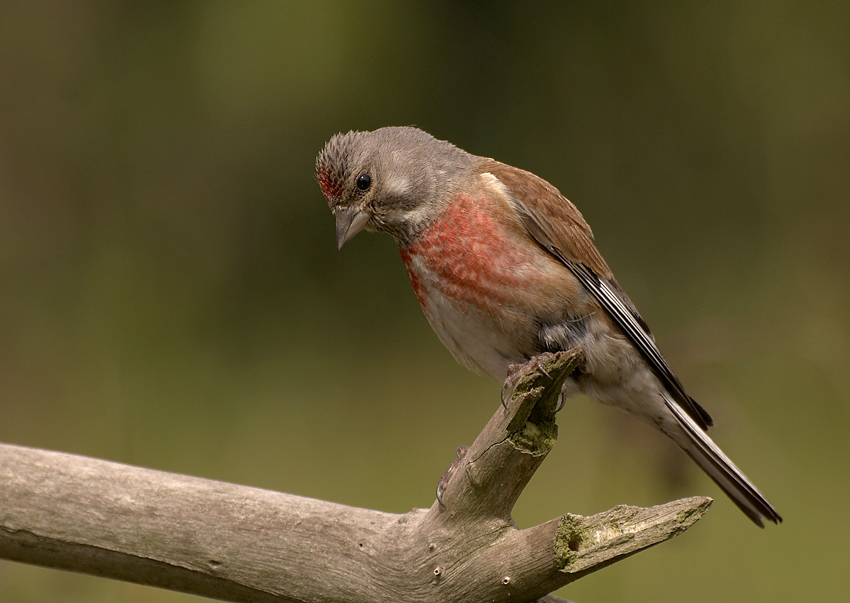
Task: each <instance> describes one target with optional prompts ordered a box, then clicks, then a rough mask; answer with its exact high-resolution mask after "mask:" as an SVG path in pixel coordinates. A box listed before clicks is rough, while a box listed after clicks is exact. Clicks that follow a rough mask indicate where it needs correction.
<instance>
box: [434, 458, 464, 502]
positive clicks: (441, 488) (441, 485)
mask: <svg viewBox="0 0 850 603" xmlns="http://www.w3.org/2000/svg"><path fill="white" fill-rule="evenodd" d="M468 451H469V446H458V447H457V458H456V459H455V460H454V461H452V464H451V465H449V468H448V469H446V472H445V473H444V474H443V475H442V477H440V481H438V482H437V502H438V503H439V504H440V508H441V509H445V508H446V505H445V504H444V503H443V493H444V492H445V491H446V487H447V486H448V485H449V480H450V479H451V478H452V475H454V474H455V472H456V471H457V468H458V467H459V466H460V462H461V461H462V460H463V457H465V456H466V453H467V452H468Z"/></svg>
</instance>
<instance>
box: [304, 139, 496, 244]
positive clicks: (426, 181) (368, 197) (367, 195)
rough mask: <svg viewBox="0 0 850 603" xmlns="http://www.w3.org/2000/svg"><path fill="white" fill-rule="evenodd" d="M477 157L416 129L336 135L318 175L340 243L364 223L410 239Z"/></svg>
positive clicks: (321, 155)
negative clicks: (333, 218)
mask: <svg viewBox="0 0 850 603" xmlns="http://www.w3.org/2000/svg"><path fill="white" fill-rule="evenodd" d="M478 161H479V158H478V157H475V156H474V155H470V154H469V153H467V152H466V151H463V150H461V149H458V148H457V147H455V146H454V145H452V144H451V143H448V142H446V141H443V140H437V139H436V138H434V137H433V136H431V135H430V134H428V133H427V132H423V131H422V130H419V129H417V128H408V127H393V128H381V129H379V130H375V131H374V132H348V133H347V134H337V135H335V136H334V137H333V138H331V139H330V141H328V143H327V144H326V145H325V148H324V149H322V152H321V153H319V156H318V157H317V158H316V175H317V177H318V179H319V186H321V187H322V193H324V195H325V198H326V199H327V201H328V206H330V208H331V211H332V212H333V213H334V216H335V217H336V236H337V243H338V245H339V247H342V246H343V245H344V244H345V243H346V241H349V240H350V239H351V238H352V237H354V235H356V234H357V233H358V232H360V231H361V230H363V229H364V228H365V229H366V230H377V231H381V232H387V233H389V234H391V235H393V236H394V237H395V239H396V240H397V241H398V242H400V243H406V242H409V241H410V240H412V239H413V238H414V237H415V236H416V235H417V234H419V232H420V231H421V230H422V229H423V228H425V226H427V225H428V224H429V223H430V221H431V220H433V219H434V218H435V217H436V216H437V215H438V213H439V211H440V209H441V208H442V207H443V205H444V204H445V203H447V202H448V200H449V199H450V197H451V193H452V192H453V191H454V190H456V188H457V187H458V186H459V185H460V184H461V182H462V181H463V179H464V178H465V177H468V176H469V175H470V174H471V173H472V171H473V170H474V167H475V165H476V164H477V163H478Z"/></svg>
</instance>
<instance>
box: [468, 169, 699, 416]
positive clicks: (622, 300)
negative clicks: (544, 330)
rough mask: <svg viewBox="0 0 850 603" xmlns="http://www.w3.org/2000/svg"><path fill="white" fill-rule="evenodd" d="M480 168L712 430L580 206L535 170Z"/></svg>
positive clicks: (686, 406) (678, 398)
mask: <svg viewBox="0 0 850 603" xmlns="http://www.w3.org/2000/svg"><path fill="white" fill-rule="evenodd" d="M481 170H482V172H489V173H491V174H493V175H494V176H495V177H496V178H498V179H499V180H500V181H501V182H502V184H503V185H504V186H505V188H506V189H507V191H508V194H509V196H510V197H511V201H512V202H513V204H514V207H515V209H516V210H517V213H518V214H519V216H520V218H521V220H522V222H523V224H524V225H525V227H526V228H527V229H528V232H529V233H530V234H531V236H532V237H533V238H534V239H535V240H536V241H537V242H538V243H539V244H540V245H541V246H542V247H543V248H544V249H546V250H547V251H548V252H549V253H551V254H552V255H553V256H554V257H555V258H557V259H558V260H559V261H560V262H561V263H563V264H564V265H565V266H566V267H567V268H568V269H569V270H570V271H571V272H572V273H573V274H574V275H575V277H576V278H577V279H578V280H579V282H581V284H582V285H584V287H585V289H587V290H588V291H589V292H590V294H591V295H592V296H593V297H594V298H595V299H596V301H597V302H598V303H599V305H600V306H602V308H604V309H605V311H606V312H608V314H609V315H610V316H611V318H612V319H613V320H614V322H615V323H616V324H617V326H618V327H619V328H620V330H621V331H622V332H623V333H624V334H625V335H626V337H628V338H629V339H630V340H631V342H632V343H633V344H634V345H635V347H636V348H637V349H638V350H639V351H640V353H641V355H642V356H643V357H644V359H646V361H647V363H648V364H649V366H650V368H651V369H652V371H653V372H654V373H655V375H656V376H657V377H658V379H659V380H660V381H661V382H662V383H663V384H664V386H665V388H666V389H667V390H668V391H669V392H670V394H671V395H672V396H673V398H674V399H675V400H676V402H678V403H679V404H680V405H681V406H682V408H683V409H684V410H685V411H686V412H687V413H688V415H690V416H691V417H692V418H693V420H694V421H695V422H696V423H697V424H698V425H699V426H700V427H701V428H702V429H707V428H708V427H709V426H711V425H712V424H713V421H712V419H711V416H710V415H709V414H708V412H707V411H706V410H705V409H704V408H702V407H701V406H700V405H699V404H697V402H696V401H695V400H694V399H693V398H691V397H690V396H689V395H688V394H687V393H686V392H685V389H684V387H683V386H682V384H681V382H680V381H679V379H678V378H677V377H676V375H675V374H674V373H673V371H672V370H671V369H670V366H669V365H668V364H667V361H666V360H664V357H663V356H662V355H661V352H660V351H659V350H658V346H656V345H655V340H654V339H653V337H652V334H651V333H650V331H649V327H648V326H647V324H646V322H644V320H643V318H641V316H640V314H638V312H637V310H636V309H635V307H634V305H633V304H632V302H631V300H630V299H629V298H628V296H627V295H626V294H625V292H624V291H623V290H622V289H621V288H620V286H619V285H618V284H617V281H616V280H614V275H613V274H612V273H611V269H610V268H608V264H606V263H605V260H604V259H603V258H602V255H601V254H600V253H599V251H598V250H597V249H596V245H594V243H593V233H592V232H591V230H590V226H588V224H587V222H585V220H584V218H583V217H582V215H581V212H579V210H578V208H576V206H575V205H573V204H572V203H571V202H570V201H569V200H568V199H567V198H566V197H564V196H563V195H562V194H561V193H560V192H559V191H558V189H556V188H555V187H554V186H552V185H551V184H549V183H548V182H546V181H545V180H543V179H542V178H540V177H539V176H535V175H534V174H532V173H531V172H526V171H524V170H520V169H519V168H515V167H511V166H509V165H507V164H504V163H500V162H498V161H495V160H492V159H487V160H485V161H484V162H483V163H482V166H481Z"/></svg>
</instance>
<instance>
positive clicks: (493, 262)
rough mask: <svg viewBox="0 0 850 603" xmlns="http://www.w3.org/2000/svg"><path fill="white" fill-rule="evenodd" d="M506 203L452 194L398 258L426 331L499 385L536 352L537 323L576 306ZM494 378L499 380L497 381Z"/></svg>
mask: <svg viewBox="0 0 850 603" xmlns="http://www.w3.org/2000/svg"><path fill="white" fill-rule="evenodd" d="M511 212H513V210H512V208H511V207H510V206H509V205H508V203H507V201H506V200H505V201H504V202H503V200H501V199H494V198H493V197H492V196H488V195H486V194H483V193H482V194H481V195H478V196H473V195H469V194H458V195H456V196H455V197H454V198H453V200H452V202H451V203H449V204H448V205H447V207H446V208H445V209H444V211H443V212H442V213H441V214H440V216H439V217H438V218H437V219H436V220H435V221H434V222H432V223H431V224H430V225H429V226H428V227H427V228H426V229H425V230H424V231H423V232H422V233H421V234H420V235H419V236H418V237H417V238H416V239H415V241H414V242H413V243H412V244H410V245H406V246H401V247H400V251H401V257H402V260H403V262H404V265H405V268H406V269H407V274H408V276H409V277H410V282H411V284H412V285H413V290H414V292H415V293H416V297H417V299H418V300H419V303H420V304H421V305H422V308H423V310H424V311H425V315H426V316H427V318H428V320H429V322H430V323H431V326H432V327H433V328H434V330H435V331H436V333H437V335H438V336H439V337H440V339H441V340H442V342H443V343H444V344H445V345H446V347H448V348H449V350H450V351H451V352H452V353H453V354H454V356H455V357H456V358H457V359H458V360H460V361H461V362H462V363H463V364H465V365H466V366H468V367H470V368H472V369H473V370H476V371H478V372H484V373H487V374H489V375H491V376H494V377H496V378H503V377H504V371H505V370H506V369H507V365H508V364H512V363H516V362H521V361H523V360H524V359H525V358H527V357H528V355H529V354H533V353H536V351H535V349H534V348H535V347H536V346H537V345H539V344H538V341H537V333H538V328H539V322H538V321H540V320H542V321H545V320H548V319H550V318H551V317H554V316H562V315H564V313H565V312H568V311H569V309H570V307H571V306H574V305H575V300H576V296H577V295H578V283H577V282H576V281H575V278H574V277H573V276H572V274H571V273H570V272H569V270H567V269H566V268H565V267H564V266H563V265H561V264H560V263H558V262H557V261H556V260H555V259H554V258H552V257H551V256H550V255H549V254H548V253H547V252H545V251H544V250H543V249H542V248H541V247H540V246H539V245H538V244H537V243H536V242H534V240H533V239H532V238H531V237H530V236H529V235H528V233H527V232H526V231H525V229H524V227H523V226H522V224H521V222H520V221H519V219H518V218H517V217H516V216H515V214H513V213H511ZM499 374H501V377H497V376H496V375H499Z"/></svg>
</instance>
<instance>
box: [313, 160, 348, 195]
mask: <svg viewBox="0 0 850 603" xmlns="http://www.w3.org/2000/svg"><path fill="white" fill-rule="evenodd" d="M316 176H317V177H318V179H319V186H320V187H322V194H323V195H324V196H325V198H326V199H328V200H330V199H335V198H338V197H339V196H340V193H342V186H341V183H340V182H339V178H338V177H336V175H335V174H333V173H331V172H329V171H328V169H327V168H326V167H325V166H324V165H320V166H319V167H318V168H317V169H316Z"/></svg>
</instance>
